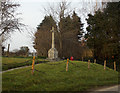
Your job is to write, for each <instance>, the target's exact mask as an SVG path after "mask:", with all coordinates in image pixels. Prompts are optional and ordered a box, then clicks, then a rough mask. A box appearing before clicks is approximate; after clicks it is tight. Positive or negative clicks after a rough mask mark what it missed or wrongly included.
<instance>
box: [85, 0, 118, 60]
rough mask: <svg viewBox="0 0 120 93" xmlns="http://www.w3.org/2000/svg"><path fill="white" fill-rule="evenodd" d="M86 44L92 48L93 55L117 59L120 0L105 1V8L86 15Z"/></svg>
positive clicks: (100, 57)
mask: <svg viewBox="0 0 120 93" xmlns="http://www.w3.org/2000/svg"><path fill="white" fill-rule="evenodd" d="M88 16H89V18H88V19H87V23H88V27H87V31H88V32H87V34H86V35H85V38H87V39H88V40H87V45H88V46H89V48H91V49H92V50H93V53H94V57H95V58H98V59H105V58H107V59H108V58H109V59H111V57H112V56H114V57H115V59H116V60H117V59H118V58H119V51H120V46H119V44H120V43H119V42H120V36H119V35H120V30H119V25H120V21H119V20H120V19H119V16H120V2H112V3H107V6H106V8H105V9H104V10H103V11H102V12H101V11H100V10H99V11H97V12H96V13H95V15H91V14H89V15H88Z"/></svg>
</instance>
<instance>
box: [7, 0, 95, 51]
mask: <svg viewBox="0 0 120 93" xmlns="http://www.w3.org/2000/svg"><path fill="white" fill-rule="evenodd" d="M14 1H16V0H14ZM17 1H18V2H19V3H20V5H21V6H20V7H18V9H17V11H18V12H19V13H22V15H20V17H21V18H22V21H21V22H22V23H24V24H25V25H28V27H29V28H30V29H31V30H33V29H36V27H37V25H39V24H40V23H41V22H42V20H43V19H44V16H45V14H44V13H43V12H42V11H41V10H42V9H43V7H46V6H47V5H48V3H49V2H51V3H52V2H53V1H56V2H58V1H61V0H17ZM68 1H72V0H68ZM78 1H80V0H75V1H74V3H73V4H72V7H76V8H78V9H77V12H78V15H79V16H81V19H82V21H83V22H85V21H84V19H83V17H84V15H83V14H86V13H85V12H86V11H89V10H90V9H93V7H91V8H90V7H89V6H88V5H86V3H84V4H83V3H82V2H81V3H79V2H78ZM82 1H84V2H86V0H82ZM89 1H91V0H89ZM89 4H92V3H89ZM81 6H84V8H87V10H86V11H85V12H83V10H84V9H82V11H81V10H80V9H79V8H80V7H81ZM7 44H10V51H12V50H14V49H20V47H21V46H28V47H29V49H30V51H31V52H32V51H33V50H34V48H33V44H32V41H31V39H30V37H29V36H28V31H27V30H24V31H23V32H22V33H19V32H15V33H14V34H13V35H12V36H11V39H10V40H8V41H7V42H6V43H5V45H6V46H5V47H6V49H7Z"/></svg>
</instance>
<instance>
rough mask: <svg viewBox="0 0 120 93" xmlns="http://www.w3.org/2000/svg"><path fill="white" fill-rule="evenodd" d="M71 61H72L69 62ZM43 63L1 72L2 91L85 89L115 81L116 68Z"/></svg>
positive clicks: (96, 65)
mask: <svg viewBox="0 0 120 93" xmlns="http://www.w3.org/2000/svg"><path fill="white" fill-rule="evenodd" d="M72 63H73V64H72ZM72 63H69V70H68V72H66V71H65V69H66V62H65V61H60V62H51V63H43V64H39V65H36V66H35V71H34V74H33V75H32V74H31V67H27V68H22V69H16V70H14V71H9V72H5V73H3V74H2V75H3V79H2V80H3V81H2V83H3V84H2V87H3V91H85V90H88V89H90V88H94V87H98V86H103V85H104V86H105V85H114V84H118V72H117V71H113V70H112V69H110V68H107V69H106V70H104V67H103V66H102V65H99V64H94V63H91V64H90V69H88V68H87V67H88V66H87V62H81V61H73V62H72Z"/></svg>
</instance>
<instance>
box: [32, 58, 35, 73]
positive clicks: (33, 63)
mask: <svg viewBox="0 0 120 93" xmlns="http://www.w3.org/2000/svg"><path fill="white" fill-rule="evenodd" d="M34 65H35V56H33V62H32V75H33V73H34Z"/></svg>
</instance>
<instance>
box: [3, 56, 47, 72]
mask: <svg viewBox="0 0 120 93" xmlns="http://www.w3.org/2000/svg"><path fill="white" fill-rule="evenodd" d="M42 62H48V61H45V60H44V59H36V60H35V63H36V64H37V63H42ZM31 64H32V58H12V57H2V70H3V71H4V70H8V69H12V68H16V67H21V66H28V65H31Z"/></svg>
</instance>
